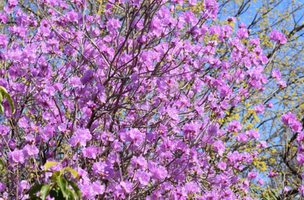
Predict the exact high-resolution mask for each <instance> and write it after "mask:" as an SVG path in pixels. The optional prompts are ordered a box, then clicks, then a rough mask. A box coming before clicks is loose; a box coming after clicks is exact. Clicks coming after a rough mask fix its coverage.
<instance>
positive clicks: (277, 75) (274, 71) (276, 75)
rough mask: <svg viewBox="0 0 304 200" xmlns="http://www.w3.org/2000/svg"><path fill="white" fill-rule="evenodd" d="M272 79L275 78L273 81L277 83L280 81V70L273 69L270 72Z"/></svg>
mask: <svg viewBox="0 0 304 200" xmlns="http://www.w3.org/2000/svg"><path fill="white" fill-rule="evenodd" d="M272 77H273V78H275V79H277V80H278V81H280V80H281V73H280V70H278V69H276V68H275V69H274V70H273V71H272Z"/></svg>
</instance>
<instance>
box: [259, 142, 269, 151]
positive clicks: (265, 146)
mask: <svg viewBox="0 0 304 200" xmlns="http://www.w3.org/2000/svg"><path fill="white" fill-rule="evenodd" d="M267 147H268V145H267V142H266V141H261V143H260V144H258V145H257V148H258V149H260V148H267Z"/></svg>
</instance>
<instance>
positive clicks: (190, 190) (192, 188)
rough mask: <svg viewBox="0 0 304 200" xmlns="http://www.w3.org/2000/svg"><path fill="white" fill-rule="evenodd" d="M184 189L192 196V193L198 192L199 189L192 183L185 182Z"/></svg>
mask: <svg viewBox="0 0 304 200" xmlns="http://www.w3.org/2000/svg"><path fill="white" fill-rule="evenodd" d="M184 187H185V189H186V191H187V193H188V194H193V193H198V192H200V188H199V187H198V186H197V184H196V183H195V182H193V181H190V182H187V183H186V184H185V186H184Z"/></svg>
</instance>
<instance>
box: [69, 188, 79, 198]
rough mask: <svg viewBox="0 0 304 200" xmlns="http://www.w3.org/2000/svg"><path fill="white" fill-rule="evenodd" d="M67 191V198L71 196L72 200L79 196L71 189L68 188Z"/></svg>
mask: <svg viewBox="0 0 304 200" xmlns="http://www.w3.org/2000/svg"><path fill="white" fill-rule="evenodd" d="M68 192H69V199H70V198H72V199H73V200H77V199H79V198H77V195H76V194H75V192H74V191H73V190H71V189H70V188H68Z"/></svg>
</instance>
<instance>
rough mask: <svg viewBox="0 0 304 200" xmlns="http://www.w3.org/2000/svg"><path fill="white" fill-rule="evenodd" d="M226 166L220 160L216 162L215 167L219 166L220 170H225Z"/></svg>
mask: <svg viewBox="0 0 304 200" xmlns="http://www.w3.org/2000/svg"><path fill="white" fill-rule="evenodd" d="M226 167H227V164H226V163H225V162H223V161H221V162H219V163H218V164H217V168H219V169H220V170H223V171H224V170H226Z"/></svg>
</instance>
